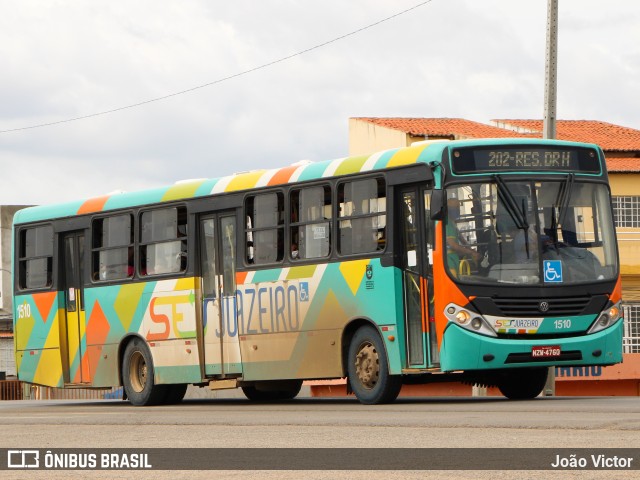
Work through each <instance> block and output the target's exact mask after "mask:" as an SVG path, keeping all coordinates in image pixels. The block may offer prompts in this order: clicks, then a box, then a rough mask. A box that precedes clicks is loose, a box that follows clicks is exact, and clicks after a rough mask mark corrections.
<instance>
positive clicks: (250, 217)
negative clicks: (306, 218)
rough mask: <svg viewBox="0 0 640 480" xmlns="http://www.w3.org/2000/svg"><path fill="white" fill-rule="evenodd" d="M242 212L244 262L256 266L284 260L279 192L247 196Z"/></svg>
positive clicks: (282, 205)
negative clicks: (244, 227)
mask: <svg viewBox="0 0 640 480" xmlns="http://www.w3.org/2000/svg"><path fill="white" fill-rule="evenodd" d="M245 212H246V215H245V216H246V219H247V220H246V224H247V226H246V260H247V263H253V264H256V265H262V264H269V263H276V262H280V261H282V259H283V258H284V196H283V194H282V193H280V192H273V193H263V194H260V195H255V196H252V197H248V198H247V200H246V203H245Z"/></svg>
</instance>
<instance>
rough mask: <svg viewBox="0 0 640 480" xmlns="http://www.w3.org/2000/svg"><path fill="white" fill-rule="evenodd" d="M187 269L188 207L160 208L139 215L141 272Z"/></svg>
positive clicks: (149, 273)
mask: <svg viewBox="0 0 640 480" xmlns="http://www.w3.org/2000/svg"><path fill="white" fill-rule="evenodd" d="M186 268H187V210H186V209H185V208H184V207H170V208H159V209H157V210H150V211H147V212H143V213H142V215H141V217H140V274H141V275H162V274H167V273H179V272H184V271H185V270H186Z"/></svg>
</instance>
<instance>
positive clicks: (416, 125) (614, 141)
mask: <svg viewBox="0 0 640 480" xmlns="http://www.w3.org/2000/svg"><path fill="white" fill-rule="evenodd" d="M356 120H361V121H365V122H369V123H373V124H375V125H379V126H382V127H386V128H391V129H394V130H400V131H403V132H405V133H408V134H410V135H415V136H425V137H428V138H432V137H441V138H449V139H463V138H522V137H525V138H526V137H531V138H541V137H542V128H543V122H542V120H514V119H506V120H505V119H502V120H492V121H491V122H492V123H493V125H486V124H483V123H479V122H473V121H471V120H465V119H463V118H374V117H358V118H356ZM556 137H557V138H558V139H559V140H569V141H574V142H585V143H595V144H597V145H600V147H602V149H603V150H604V151H605V154H606V153H607V152H625V153H626V152H629V153H631V152H634V153H635V154H636V157H633V153H632V154H631V155H629V156H625V157H612V158H607V159H606V161H607V169H608V170H609V171H610V172H640V130H636V129H633V128H628V127H622V126H620V125H614V124H611V123H607V122H600V121H597V120H557V122H556Z"/></svg>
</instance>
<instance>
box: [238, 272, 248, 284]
mask: <svg viewBox="0 0 640 480" xmlns="http://www.w3.org/2000/svg"><path fill="white" fill-rule="evenodd" d="M248 273H249V272H236V283H237V284H238V285H243V284H244V281H245V280H246V278H247V274H248Z"/></svg>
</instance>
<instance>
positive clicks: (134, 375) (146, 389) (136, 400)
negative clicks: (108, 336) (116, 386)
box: [122, 338, 167, 406]
mask: <svg viewBox="0 0 640 480" xmlns="http://www.w3.org/2000/svg"><path fill="white" fill-rule="evenodd" d="M122 385H123V386H124V390H125V392H126V394H127V398H128V399H129V401H130V402H131V404H133V405H136V406H147V405H159V404H161V403H163V402H164V400H165V398H166V397H167V386H166V385H156V384H155V382H154V369H153V359H152V358H151V352H150V351H149V348H147V346H146V345H145V343H144V342H143V341H142V340H140V339H138V338H136V339H133V340H132V341H131V342H129V344H128V345H127V348H126V349H125V351H124V358H123V361H122Z"/></svg>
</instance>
